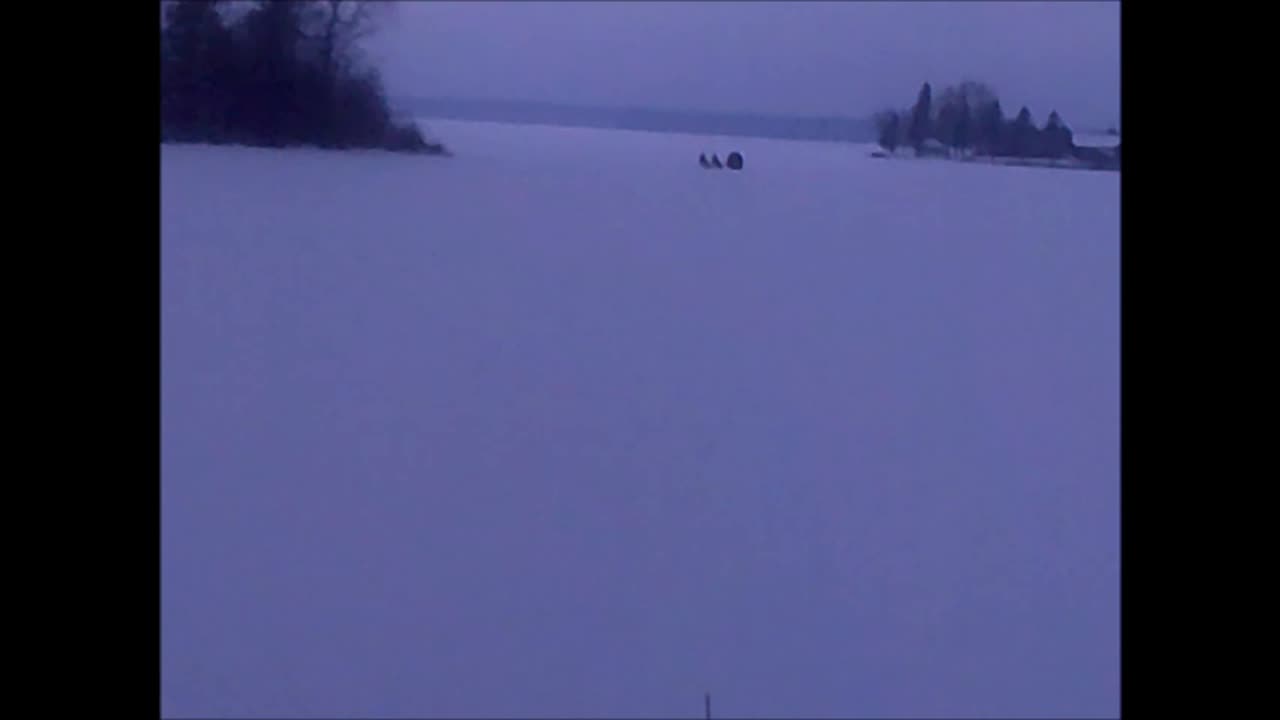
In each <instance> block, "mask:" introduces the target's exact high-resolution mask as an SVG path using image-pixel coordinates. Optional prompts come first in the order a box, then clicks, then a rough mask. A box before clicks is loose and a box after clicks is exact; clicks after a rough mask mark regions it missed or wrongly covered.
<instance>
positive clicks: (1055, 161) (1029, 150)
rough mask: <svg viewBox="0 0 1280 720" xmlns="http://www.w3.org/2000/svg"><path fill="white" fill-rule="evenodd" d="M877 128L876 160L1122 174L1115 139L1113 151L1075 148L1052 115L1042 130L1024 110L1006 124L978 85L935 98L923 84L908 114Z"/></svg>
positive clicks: (884, 118)
mask: <svg viewBox="0 0 1280 720" xmlns="http://www.w3.org/2000/svg"><path fill="white" fill-rule="evenodd" d="M875 125H876V135H877V142H878V144H879V145H880V147H882V148H883V149H884V152H877V153H874V155H875V156H877V157H898V156H902V155H904V154H905V155H907V156H912V155H914V156H915V157H942V158H948V159H953V160H965V161H985V162H990V163H997V164H1003V165H1035V166H1045V167H1066V168H1081V169H1090V170H1119V169H1120V141H1119V138H1118V133H1116V134H1115V136H1116V142H1115V145H1114V146H1102V147H1098V146H1091V145H1077V144H1076V143H1075V140H1074V135H1073V133H1072V131H1071V128H1070V127H1068V126H1067V124H1066V123H1065V122H1063V120H1062V118H1061V117H1060V116H1059V115H1058V113H1057V112H1056V111H1055V112H1051V113H1050V114H1049V118H1048V120H1047V121H1046V122H1045V124H1044V126H1043V127H1036V124H1035V122H1034V121H1033V119H1032V116H1031V111H1030V110H1029V109H1028V108H1026V107H1023V108H1022V109H1021V110H1019V111H1018V114H1017V115H1016V116H1015V117H1014V118H1013V119H1012V120H1009V119H1008V118H1006V117H1005V115H1004V109H1003V108H1002V107H1001V106H1000V99H999V98H998V97H996V94H995V92H994V91H992V90H991V88H989V87H987V86H986V85H984V84H982V83H979V82H973V81H966V82H963V83H961V84H960V85H959V86H950V87H947V88H945V89H944V90H943V91H942V93H941V94H940V95H939V96H938V97H937V98H935V97H934V94H933V88H932V87H931V86H930V85H929V83H927V82H926V83H925V84H924V85H923V86H922V87H921V88H920V92H919V94H918V95H917V97H916V102H915V104H914V105H913V106H912V107H911V108H910V109H908V110H902V111H895V110H886V111H883V112H880V113H877V114H876V116H875ZM1108 134H1111V131H1108Z"/></svg>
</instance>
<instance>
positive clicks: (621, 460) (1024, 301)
mask: <svg viewBox="0 0 1280 720" xmlns="http://www.w3.org/2000/svg"><path fill="white" fill-rule="evenodd" d="M429 126H430V130H431V131H433V132H434V134H436V135H438V136H439V137H440V138H441V139H443V140H444V141H445V142H446V143H447V144H448V145H449V146H450V148H451V149H452V150H453V151H454V152H455V153H456V157H453V158H448V159H442V158H432V157H425V158H424V157H411V156H400V155H393V154H388V153H381V152H351V153H333V152H322V151H316V150H285V151H271V150H262V149H249V148H227V147H221V148H214V147H201V146H166V147H164V148H163V150H162V158H161V162H162V203H161V215H162V217H161V227H162V278H161V280H162V428H163V437H162V451H163V452H162V470H163V484H162V487H163V517H162V554H163V559H162V573H163V575H162V578H163V579H162V589H163V598H162V609H163V620H162V632H163V635H162V673H163V674H162V690H163V697H162V704H163V711H164V713H165V715H166V716H173V717H178V716H202V717H234V716H249V715H255V716H274V717H284V716H295V717H296V716H323V717H342V716H363V717H394V716H414V717H431V716H450V717H465V716H485V717H548V716H554V717H574V716H595V717H638V716H647V717H700V716H701V714H702V709H703V708H702V699H703V693H704V692H710V693H711V695H712V705H713V708H712V711H713V714H714V715H716V716H718V717H728V716H742V717H745V716H770V717H792V716H795V717H800V716H803V717H821V716H842V717H856V716H874V717H893V716H913V717H926V716H953V717H954V716H984V717H999V716H1011V715H1012V716H1019V717H1037V716H1071V717H1085V716H1107V715H1110V716H1114V715H1116V714H1118V712H1119V681H1120V678H1119V442H1120V440H1119V372H1120V370H1119V368H1120V365H1119V342H1120V341H1119V174H1117V173H1069V172H1061V171H1055V170H1049V169H1034V168H1005V167H994V166H986V165H979V164H962V163H925V162H920V163H908V162H903V163H889V162H884V161H879V160H874V159H871V158H869V157H867V155H868V152H869V149H870V148H869V147H867V146H849V145H839V144H823V143H803V142H786V141H775V140H752V139H744V138H729V139H718V138H708V137H692V136H675V135H659V134H648V133H630V132H615V131H602V130H583V129H564V128H552V127H517V126H502V125H486V124H466V123H453V122H442V121H431V122H430V123H429ZM735 149H736V150H740V151H741V152H742V153H743V154H744V156H745V159H746V169H745V170H744V171H743V172H731V171H727V170H725V171H706V170H702V169H701V168H699V167H698V165H697V156H698V153H699V152H706V153H708V155H709V154H710V153H712V152H716V153H718V154H719V155H720V157H721V158H722V159H723V158H724V157H725V156H726V155H727V154H728V152H730V151H731V150H735Z"/></svg>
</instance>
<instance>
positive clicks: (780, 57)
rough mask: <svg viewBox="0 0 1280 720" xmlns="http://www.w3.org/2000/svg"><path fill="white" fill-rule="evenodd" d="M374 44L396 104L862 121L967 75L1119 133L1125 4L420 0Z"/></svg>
mask: <svg viewBox="0 0 1280 720" xmlns="http://www.w3.org/2000/svg"><path fill="white" fill-rule="evenodd" d="M367 48H368V49H369V50H370V51H371V52H372V54H373V56H374V59H375V60H377V61H378V63H379V64H380V65H381V67H382V68H383V70H384V73H385V78H386V80H387V84H388V87H389V90H390V91H391V93H392V94H393V95H397V96H405V95H408V96H415V97H434V96H449V97H466V98H494V99H527V100H543V101H556V102H569V103H582V104H592V105H597V104H598V105H631V106H651V107H663V108H672V109H705V110H724V111H754V112H767V113H780V114H805V115H807V114H841V115H857V116H862V115H867V114H869V113H872V112H874V111H876V110H878V109H880V108H882V107H885V106H894V107H907V106H909V105H910V104H911V103H912V101H913V100H914V98H915V94H916V92H917V90H918V89H919V87H920V83H921V82H923V81H925V80H929V81H930V82H932V83H933V84H934V86H935V88H940V87H941V86H943V85H946V84H950V83H954V82H957V81H959V80H961V79H966V78H972V79H978V80H983V81H985V82H987V83H989V84H991V85H992V86H994V87H995V88H996V90H997V91H998V93H999V95H1000V97H1001V101H1002V103H1003V105H1004V106H1005V109H1006V112H1007V113H1008V114H1010V115H1012V114H1014V113H1016V112H1017V110H1018V108H1019V107H1020V106H1021V105H1024V104H1025V105H1028V106H1029V107H1030V108H1031V111H1032V114H1033V116H1034V117H1035V118H1036V120H1037V121H1040V122H1042V121H1043V120H1044V118H1046V117H1047V116H1048V114H1049V111H1050V110H1053V109H1056V110H1058V111H1059V112H1060V113H1061V114H1062V115H1063V117H1064V119H1065V120H1066V121H1067V122H1068V123H1072V124H1076V125H1105V124H1110V123H1117V122H1119V111H1120V4H1119V3H1118V2H1097V3H1091V2H1058V3H1016V2H990V3H980V2H955V3H947V2H896V3H870V2H818V3H801V2H785V3H783V2H779V3H767V2H749V3H732V2H714V3H710V2H708V3H695V2H547V3H540V2H511V3H507V2H422V3H402V4H398V5H396V6H395V7H394V9H393V11H392V13H391V16H390V17H388V18H386V20H385V21H384V23H383V28H382V31H381V33H380V34H379V35H378V36H376V37H375V38H372V39H370V40H369V42H368V45H367Z"/></svg>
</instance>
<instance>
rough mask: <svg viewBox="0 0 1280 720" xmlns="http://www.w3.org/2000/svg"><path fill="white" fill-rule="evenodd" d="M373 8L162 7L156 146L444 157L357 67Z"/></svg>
mask: <svg viewBox="0 0 1280 720" xmlns="http://www.w3.org/2000/svg"><path fill="white" fill-rule="evenodd" d="M232 10H239V11H240V12H238V13H236V14H235V16H234V17H233V16H232V12H231V11H232ZM373 11H374V7H373V5H372V4H371V3H369V2H361V1H359V0H355V1H353V0H313V1H309V2H308V1H303V0H262V1H260V2H256V3H245V2H235V3H230V2H227V1H226V0H178V1H176V2H169V3H168V4H167V5H166V6H165V7H164V10H163V15H162V24H161V30H160V138H161V141H162V142H165V141H177V142H210V143H239V144H245V145H264V146H271V147H281V146H286V145H315V146H319V147H325V148H385V149H388V150H397V151H405V152H423V153H439V152H443V151H444V148H443V147H442V146H440V145H438V144H433V143H429V142H427V141H426V139H425V138H423V136H422V132H421V131H420V130H419V129H418V127H417V126H416V125H414V124H412V123H404V122H396V121H395V120H393V118H392V113H391V110H390V108H389V105H388V102H387V97H386V93H385V91H384V89H383V86H382V82H381V80H380V78H379V75H378V73H377V71H376V70H375V69H373V68H368V67H364V66H363V65H362V63H361V62H360V61H359V50H358V47H357V41H358V40H359V39H360V38H362V37H363V36H365V35H367V34H368V33H369V32H370V31H371V30H372V26H373V19H374V12H373Z"/></svg>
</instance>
